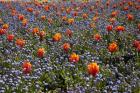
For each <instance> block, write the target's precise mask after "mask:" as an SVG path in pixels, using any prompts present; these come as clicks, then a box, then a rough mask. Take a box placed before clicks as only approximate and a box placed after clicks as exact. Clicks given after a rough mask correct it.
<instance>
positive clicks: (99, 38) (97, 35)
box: [94, 34, 102, 41]
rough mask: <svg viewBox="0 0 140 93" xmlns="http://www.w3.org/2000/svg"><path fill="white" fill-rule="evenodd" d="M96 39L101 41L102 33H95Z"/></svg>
mask: <svg viewBox="0 0 140 93" xmlns="http://www.w3.org/2000/svg"><path fill="white" fill-rule="evenodd" d="M94 39H95V40H96V41H100V40H101V39H102V38H101V35H100V34H95V35H94Z"/></svg>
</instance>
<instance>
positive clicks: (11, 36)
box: [7, 34, 14, 42]
mask: <svg viewBox="0 0 140 93" xmlns="http://www.w3.org/2000/svg"><path fill="white" fill-rule="evenodd" d="M13 39H14V35H13V34H9V35H7V40H8V41H9V42H11V41H12V40H13Z"/></svg>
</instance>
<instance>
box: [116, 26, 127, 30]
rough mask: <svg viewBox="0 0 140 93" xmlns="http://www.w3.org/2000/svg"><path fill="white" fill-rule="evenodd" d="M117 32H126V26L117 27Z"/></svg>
mask: <svg viewBox="0 0 140 93" xmlns="http://www.w3.org/2000/svg"><path fill="white" fill-rule="evenodd" d="M116 31H125V27H124V26H117V27H116Z"/></svg>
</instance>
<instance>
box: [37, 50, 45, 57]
mask: <svg viewBox="0 0 140 93" xmlns="http://www.w3.org/2000/svg"><path fill="white" fill-rule="evenodd" d="M44 54H45V49H44V48H39V49H38V50H37V56H38V57H40V58H42V57H43V56H44Z"/></svg>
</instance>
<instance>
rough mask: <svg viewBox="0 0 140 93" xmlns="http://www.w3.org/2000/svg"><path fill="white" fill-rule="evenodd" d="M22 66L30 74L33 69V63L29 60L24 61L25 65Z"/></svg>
mask: <svg viewBox="0 0 140 93" xmlns="http://www.w3.org/2000/svg"><path fill="white" fill-rule="evenodd" d="M22 68H23V72H24V73H25V74H28V73H30V72H31V70H32V65H31V63H30V62H29V61H24V62H23V65H22Z"/></svg>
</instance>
